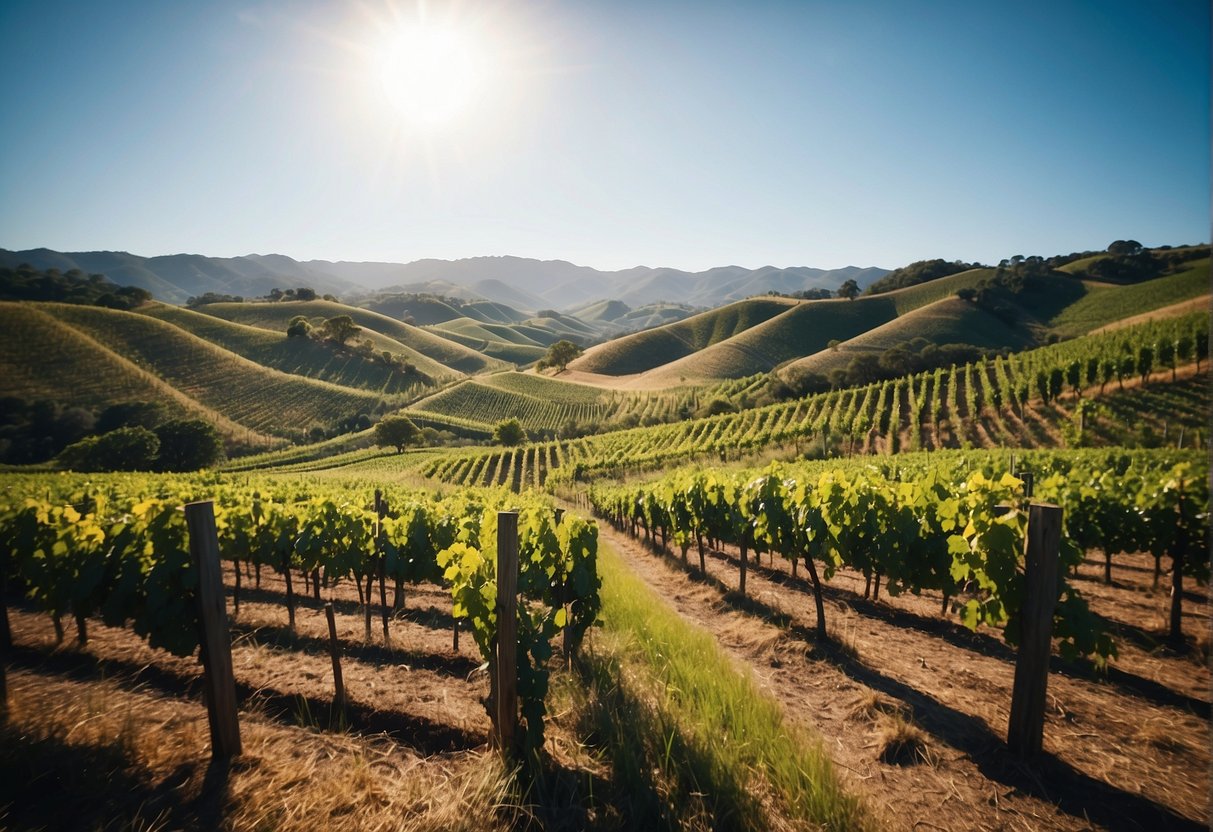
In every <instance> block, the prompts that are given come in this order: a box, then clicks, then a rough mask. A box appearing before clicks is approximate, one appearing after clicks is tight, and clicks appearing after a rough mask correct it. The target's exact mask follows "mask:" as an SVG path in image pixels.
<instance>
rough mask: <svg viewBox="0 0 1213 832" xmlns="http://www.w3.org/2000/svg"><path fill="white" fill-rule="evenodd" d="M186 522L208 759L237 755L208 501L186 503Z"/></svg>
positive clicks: (232, 685) (228, 646)
mask: <svg viewBox="0 0 1213 832" xmlns="http://www.w3.org/2000/svg"><path fill="white" fill-rule="evenodd" d="M185 522H186V525H187V526H188V527H189V535H190V554H191V555H192V556H193V559H194V566H195V567H196V568H197V570H198V622H199V628H200V632H199V638H198V643H199V645H200V647H201V653H202V667H203V670H204V671H205V673H204V676H205V679H204V682H203V690H204V691H205V693H206V707H207V716H208V717H209V719H210V725H211V754H212V755H213V756H215V757H232V756H235V755H237V754H239V753H240V723H239V721H238V720H237V718H236V678H235V676H234V675H233V673H232V638H231V635H230V634H229V633H228V629H227V608H226V604H225V602H224V598H223V569H222V566H221V565H220V563H219V538H218V536H217V535H216V533H215V511H214V504H213V503H212V502H211V501H210V500H207V501H205V502H198V503H190V504H188V505H187V506H186V507H185Z"/></svg>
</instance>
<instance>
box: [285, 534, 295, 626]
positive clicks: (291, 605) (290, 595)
mask: <svg viewBox="0 0 1213 832" xmlns="http://www.w3.org/2000/svg"><path fill="white" fill-rule="evenodd" d="M282 577H283V578H284V579H285V580H286V617H287V620H288V621H289V622H290V625H291V632H292V633H293V632H295V589H294V587H293V586H292V584H291V556H290V553H289V552H283V553H282Z"/></svg>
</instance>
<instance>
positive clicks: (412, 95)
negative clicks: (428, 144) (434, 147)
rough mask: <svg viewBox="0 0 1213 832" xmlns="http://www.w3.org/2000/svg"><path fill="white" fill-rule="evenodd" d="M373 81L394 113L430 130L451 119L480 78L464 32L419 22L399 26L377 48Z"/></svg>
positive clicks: (479, 64) (469, 100)
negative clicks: (376, 72)
mask: <svg viewBox="0 0 1213 832" xmlns="http://www.w3.org/2000/svg"><path fill="white" fill-rule="evenodd" d="M378 73H379V83H380V85H381V86H382V88H383V93H384V95H385V96H386V97H387V100H388V102H389V103H390V104H391V105H392V106H393V107H394V108H395V109H396V111H397V112H398V113H399V114H400V116H401V117H402V118H404V119H406V120H408V121H410V122H412V123H414V124H415V125H416V126H418V127H422V128H426V129H434V128H438V127H441V126H443V125H446V124H449V123H451V122H453V121H455V120H457V119H458V118H459V117H460V116H461V115H463V114H464V113H465V112H466V111H467V110H469V109H470V108H471V107H472V106H473V103H474V99H475V98H476V96H477V94H478V93H479V92H480V88H481V86H482V83H483V80H484V71H483V66H482V60H481V56H480V54H479V53H478V51H477V49H476V48H475V44H474V43H473V42H472V40H471V38H470V37H469V35H468V34H467V33H466V32H461V31H459V30H457V29H454V28H450V27H447V26H442V25H437V24H432V23H428V22H419V23H411V24H404V25H401V26H400V27H399V28H397V29H395V30H393V31H392V32H391V33H390V34H389V35H388V37H387V38H386V39H385V41H384V43H383V45H382V47H380V49H379V52H378Z"/></svg>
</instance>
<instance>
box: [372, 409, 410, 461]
mask: <svg viewBox="0 0 1213 832" xmlns="http://www.w3.org/2000/svg"><path fill="white" fill-rule="evenodd" d="M420 440H421V429H420V428H418V427H417V426H416V425H415V424H413V420H412V419H410V418H409V417H407V416H388V417H386V418H384V419H380V420H379V423H378V424H377V425H375V444H376V445H381V446H391V447H393V448H395V449H396V453H398V454H402V453H404V448H405V446H406V445H412V444H415V443H417V442H419V441H420Z"/></svg>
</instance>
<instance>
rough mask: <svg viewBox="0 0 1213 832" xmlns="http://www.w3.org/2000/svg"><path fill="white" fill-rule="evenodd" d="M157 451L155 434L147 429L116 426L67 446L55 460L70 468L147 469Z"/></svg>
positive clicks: (82, 469) (151, 467) (150, 468)
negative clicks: (106, 431) (113, 428)
mask: <svg viewBox="0 0 1213 832" xmlns="http://www.w3.org/2000/svg"><path fill="white" fill-rule="evenodd" d="M159 451H160V439H159V437H157V436H156V434H154V433H152V432H151V431H150V430H148V429H147V428H144V427H133V428H118V429H117V430H113V431H110V432H109V433H106V434H103V435H102V436H90V437H88V438H87V439H82V440H81V441H79V442H77V443H75V444H74V445H69V446H67V447H66V448H64V449H63V452H62V453H61V454H59V457H58V459H59V464H60V465H62V466H63V467H65V468H70V469H72V470H74V471H151V470H153V469H154V468H155V463H156V456H157V454H158V453H159Z"/></svg>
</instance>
